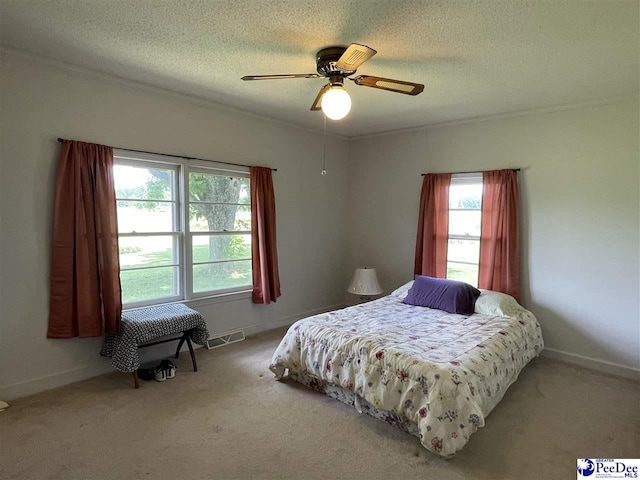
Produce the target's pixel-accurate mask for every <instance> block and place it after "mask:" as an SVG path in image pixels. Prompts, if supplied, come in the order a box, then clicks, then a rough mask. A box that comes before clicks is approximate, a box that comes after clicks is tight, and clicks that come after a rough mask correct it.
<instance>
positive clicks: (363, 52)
mask: <svg viewBox="0 0 640 480" xmlns="http://www.w3.org/2000/svg"><path fill="white" fill-rule="evenodd" d="M376 53H378V52H376V51H375V50H374V49H373V48H370V47H367V46H366V45H360V44H358V43H352V44H351V45H349V46H348V47H347V49H346V50H345V51H344V53H343V54H342V55H341V56H340V58H339V59H338V61H337V62H336V67H338V68H341V69H342V70H346V71H349V72H355V71H356V70H357V69H358V67H359V66H360V65H362V64H363V63H364V62H366V61H367V60H369V59H370V58H371V57H373V56H374V55H375V54H376Z"/></svg>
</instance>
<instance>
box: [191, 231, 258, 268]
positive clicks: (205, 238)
mask: <svg viewBox="0 0 640 480" xmlns="http://www.w3.org/2000/svg"><path fill="white" fill-rule="evenodd" d="M192 239H193V241H192V251H193V263H198V262H216V261H220V260H234V259H236V258H251V235H193V236H192Z"/></svg>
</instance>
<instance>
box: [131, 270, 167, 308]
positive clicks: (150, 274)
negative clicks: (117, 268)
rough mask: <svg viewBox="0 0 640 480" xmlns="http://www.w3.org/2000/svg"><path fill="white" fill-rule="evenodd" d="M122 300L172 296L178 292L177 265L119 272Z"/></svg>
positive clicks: (139, 300) (144, 299) (138, 300)
mask: <svg viewBox="0 0 640 480" xmlns="http://www.w3.org/2000/svg"><path fill="white" fill-rule="evenodd" d="M120 283H121V285H122V302H123V303H132V302H142V301H146V300H154V299H156V298H157V299H162V298H166V297H174V296H177V295H179V294H180V288H179V281H178V267H158V268H147V269H144V270H129V271H122V272H120Z"/></svg>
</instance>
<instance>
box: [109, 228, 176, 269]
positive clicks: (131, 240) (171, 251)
mask: <svg viewBox="0 0 640 480" xmlns="http://www.w3.org/2000/svg"><path fill="white" fill-rule="evenodd" d="M176 244H177V239H176V237H175V236H173V235H171V236H153V237H119V239H118V246H119V247H120V268H121V269H122V270H124V269H127V268H135V267H155V266H161V265H172V264H177V263H178V248H177V245H176Z"/></svg>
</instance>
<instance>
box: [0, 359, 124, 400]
mask: <svg viewBox="0 0 640 480" xmlns="http://www.w3.org/2000/svg"><path fill="white" fill-rule="evenodd" d="M113 371H114V370H113V368H111V365H110V364H109V362H108V361H107V359H105V361H104V362H101V363H95V364H93V365H83V366H81V367H76V368H70V369H69V370H64V371H62V372H55V373H50V374H48V375H43V376H41V377H36V378H31V379H29V380H24V381H22V382H18V383H14V384H11V385H4V386H0V398H2V399H4V400H15V399H16V398H21V397H26V396H27V395H33V394H34V393H38V392H43V391H45V390H51V389H52V388H57V387H62V386H63V385H67V384H69V383H74V382H79V381H81V380H86V379H87V378H91V377H96V376H98V375H104V374H105V373H109V372H113Z"/></svg>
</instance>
